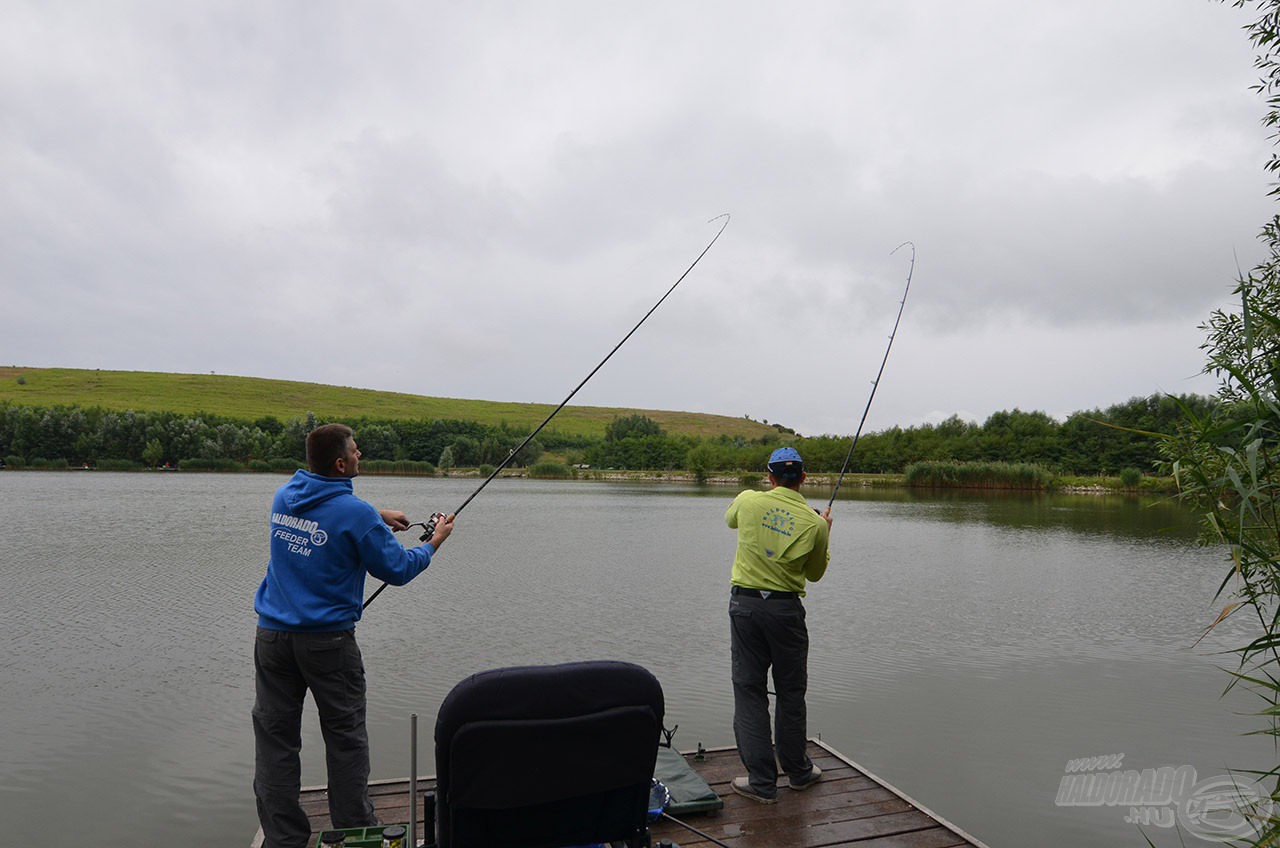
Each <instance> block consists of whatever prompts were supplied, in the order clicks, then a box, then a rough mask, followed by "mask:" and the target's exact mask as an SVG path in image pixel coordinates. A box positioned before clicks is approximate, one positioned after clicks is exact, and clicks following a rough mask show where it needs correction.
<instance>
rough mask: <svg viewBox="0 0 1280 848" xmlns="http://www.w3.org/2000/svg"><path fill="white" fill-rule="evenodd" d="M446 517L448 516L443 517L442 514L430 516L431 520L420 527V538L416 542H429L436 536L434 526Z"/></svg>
mask: <svg viewBox="0 0 1280 848" xmlns="http://www.w3.org/2000/svg"><path fill="white" fill-rule="evenodd" d="M448 517H449V516H447V515H445V514H444V513H443V512H437V513H435V514H434V515H432V516H431V520H430V521H428V522H427V523H426V524H423V525H422V536H421V537H419V539H418V541H419V542H429V541H430V540H431V537H432V536H434V535H435V534H436V525H437V524H439V523H440V522H441V521H444V520H445V519H446V518H448Z"/></svg>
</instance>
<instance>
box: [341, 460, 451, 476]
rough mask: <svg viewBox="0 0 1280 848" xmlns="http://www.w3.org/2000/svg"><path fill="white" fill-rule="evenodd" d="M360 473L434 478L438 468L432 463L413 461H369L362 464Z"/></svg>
mask: <svg viewBox="0 0 1280 848" xmlns="http://www.w3.org/2000/svg"><path fill="white" fill-rule="evenodd" d="M360 473H362V474H396V475H402V476H409V477H434V476H436V467H435V466H434V465H432V464H431V463H430V462H418V461H416V460H412V459H367V460H364V461H362V462H361V463H360Z"/></svg>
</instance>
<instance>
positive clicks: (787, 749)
mask: <svg viewBox="0 0 1280 848" xmlns="http://www.w3.org/2000/svg"><path fill="white" fill-rule="evenodd" d="M729 636H730V639H729V645H730V650H731V655H732V674H733V736H734V739H735V740H736V741H737V743H738V756H740V757H741V758H742V764H743V765H744V766H746V769H747V775H748V776H749V777H750V779H751V788H752V789H753V790H754V791H755V792H756V793H757V794H760V795H763V796H764V797H766V798H773V797H776V796H777V794H778V788H777V784H778V765H779V764H781V766H782V770H783V772H785V773H786V774H787V776H788V777H790V778H791V780H793V781H802V780H804V779H805V778H807V777H808V776H809V773H810V772H811V771H812V770H813V761H812V760H810V759H809V755H808V754H806V753H805V745H806V740H807V738H808V732H807V727H806V721H807V712H806V708H805V700H804V697H805V690H806V689H807V688H808V684H809V630H808V628H807V627H806V626H805V620H804V605H803V604H802V603H801V602H800V599H799V598H785V599H784V598H752V597H750V596H746V595H732V596H730V598H729ZM771 666H772V668H773V688H774V691H775V692H776V693H777V698H778V704H777V714H776V716H775V722H774V724H775V731H776V741H777V760H776V761H775V759H774V742H773V740H771V739H770V736H769V696H768V680H767V678H768V673H769V669H770V667H771Z"/></svg>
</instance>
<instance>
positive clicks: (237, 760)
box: [0, 471, 1275, 848]
mask: <svg viewBox="0 0 1280 848" xmlns="http://www.w3.org/2000/svg"><path fill="white" fill-rule="evenodd" d="M283 481H284V478H283V477H280V476H275V475H199V474H158V473H157V474H111V473H105V472H95V473H75V472H68V473H36V472H12V471H10V472H0V517H2V518H3V521H2V522H0V526H2V527H3V528H4V529H3V534H4V536H3V545H2V547H0V550H3V562H2V564H0V579H2V580H3V587H4V589H3V596H4V598H5V617H6V619H7V620H8V621H9V622H10V633H11V634H13V635H14V636H15V638H14V639H13V640H11V644H10V646H9V648H8V649H7V650H6V651H5V654H4V658H3V659H2V660H0V666H2V667H3V669H4V674H3V680H4V695H3V710H0V740H3V741H2V742H0V821H3V822H4V823H5V833H6V836H7V837H8V838H9V840H10V841H12V842H13V843H14V844H37V843H38V844H70V842H71V841H72V837H73V836H74V837H79V838H92V839H93V840H94V841H95V842H101V843H102V844H138V845H159V844H164V843H168V842H177V841H178V840H181V842H182V843H183V844H185V845H188V846H200V848H203V846H209V848H213V846H227V845H232V846H234V845H248V843H249V840H250V838H251V837H252V835H253V833H254V831H255V829H256V828H257V821H256V817H255V813H254V805H253V797H252V790H251V780H252V772H253V743H252V732H251V727H250V722H249V711H250V708H251V706H252V702H253V666H252V655H251V650H252V635H253V626H254V614H253V610H252V596H253V592H254V590H255V589H256V587H257V584H258V582H259V581H260V579H261V577H262V574H263V569H264V567H265V558H266V553H265V552H266V534H267V525H266V521H267V512H268V507H269V504H270V498H271V494H272V492H273V491H274V489H275V488H276V487H277V486H278V485H280V484H281V483H282V482H283ZM476 482H477V481H475V480H455V479H423V478H386V477H362V478H360V479H359V480H357V481H356V490H357V493H359V494H361V495H362V496H364V497H365V498H366V499H368V500H370V501H372V502H373V503H375V504H378V505H380V506H385V507H393V508H400V509H404V510H405V511H406V512H408V513H409V514H410V515H411V517H412V518H413V519H415V520H421V519H422V518H424V517H425V516H426V515H427V514H428V513H429V512H431V511H434V510H437V509H439V510H444V511H448V510H450V509H453V508H454V507H456V505H457V504H458V503H461V501H462V500H463V499H464V498H465V497H466V495H467V494H469V493H470V492H471V490H472V489H474V487H475V485H476ZM734 493H735V492H734V490H732V489H725V488H699V487H694V486H672V485H657V484H611V483H596V482H592V483H588V482H551V481H530V480H500V481H496V482H495V483H493V484H492V485H491V486H490V487H489V488H487V489H486V490H485V492H484V493H483V494H482V495H481V496H480V497H479V498H477V499H476V501H475V502H474V503H472V504H471V505H470V506H469V507H468V508H467V510H466V511H465V512H464V513H463V514H462V516H461V518H460V519H459V522H458V528H457V530H456V532H455V533H454V535H453V537H452V538H451V539H450V540H449V543H448V544H447V545H446V546H445V547H444V548H443V550H442V551H441V552H440V554H439V555H438V557H437V559H436V561H435V563H434V564H433V565H432V567H431V568H430V569H429V570H428V571H427V572H426V573H425V574H423V575H422V576H421V577H419V578H418V579H417V580H415V581H414V582H413V583H411V584H409V585H408V586H406V587H403V588H399V589H397V588H390V589H388V590H387V591H386V592H384V593H383V594H382V596H380V597H379V598H378V600H377V601H376V602H374V603H373V604H372V605H371V606H370V607H369V609H368V610H367V613H366V616H365V620H364V621H363V622H362V623H361V624H360V627H359V637H360V642H361V647H362V649H363V652H364V656H365V662H366V666H367V669H368V675H369V681H370V696H369V721H370V735H371V739H372V745H373V772H374V774H373V776H374V777H375V778H379V777H397V776H403V775H405V774H407V773H408V762H409V753H408V730H409V723H408V722H409V720H408V716H409V714H410V713H414V712H416V713H417V714H418V715H419V717H420V718H419V720H420V735H421V737H422V740H421V752H420V760H419V762H420V766H421V770H422V771H423V772H427V773H430V772H433V771H434V766H433V763H432V747H431V729H432V726H433V724H434V719H435V714H436V710H437V708H438V706H439V704H440V702H441V700H442V699H443V698H444V696H445V695H446V694H447V693H448V691H449V690H450V688H452V686H453V685H454V684H455V683H457V682H458V681H459V680H461V679H462V678H464V677H466V676H467V675H469V674H471V673H473V672H476V671H479V670H482V669H486V668H494V667H498V666H505V665H517V664H531V663H537V664H541V663H552V662H561V661H567V660H578V659H595V658H616V659H626V660H631V661H634V662H638V663H640V664H642V665H644V666H646V667H647V668H649V669H650V670H651V671H653V672H654V674H655V675H657V677H658V679H659V680H660V681H661V682H662V685H663V688H664V690H665V693H666V701H667V725H668V726H671V725H674V724H679V726H680V729H679V732H678V734H677V735H676V745H677V746H678V747H681V748H686V749H687V748H693V747H694V746H696V745H697V743H699V742H701V743H703V744H705V745H706V746H708V747H712V746H716V745H726V744H732V742H733V735H732V728H731V718H732V695H731V690H730V685H729V681H728V631H727V616H726V607H727V602H728V593H727V590H728V578H729V564H730V562H731V559H732V555H733V548H734V534H733V532H732V531H730V530H728V529H727V528H726V527H725V526H724V523H723V513H724V509H725V507H726V506H727V505H728V502H729V500H730V499H731V498H732V496H733V495H734ZM809 494H810V500H811V502H813V503H814V504H815V505H820V504H821V503H822V502H823V501H825V499H826V495H825V494H823V493H822V492H820V491H815V492H812V493H809ZM845 494H846V491H844V490H842V492H841V496H842V497H841V499H840V500H839V501H838V502H837V504H836V507H835V509H834V511H833V512H834V515H835V518H836V524H835V528H834V530H833V537H832V539H833V540H832V547H833V556H832V562H831V567H830V569H829V571H828V573H827V576H826V578H825V579H824V580H823V581H822V582H821V583H819V584H816V585H814V586H812V587H811V591H810V593H809V596H808V598H807V599H806V606H807V608H808V611H809V624H810V631H811V639H812V648H811V659H810V681H811V682H810V692H809V710H810V721H809V730H810V733H811V734H813V735H819V734H820V735H821V737H822V738H823V740H824V741H826V742H828V743H830V744H832V745H834V746H835V747H836V748H837V749H839V750H841V751H842V752H844V753H845V754H846V755H848V756H850V757H851V758H853V759H854V760H856V761H858V762H859V763H861V764H862V765H864V766H865V767H867V768H869V769H871V770H872V771H874V772H875V773H877V774H878V775H880V776H881V777H882V778H884V779H886V780H888V781H889V782H891V783H893V784H895V785H896V786H898V787H899V788H900V789H902V790H903V791H905V792H906V793H908V794H910V795H912V796H913V797H915V798H916V799H917V800H919V801H920V802H922V803H923V804H925V805H926V806H928V807H930V808H932V809H933V810H935V811H936V812H938V813H939V814H941V815H943V816H945V817H947V818H948V819H950V820H951V821H953V822H955V823H956V824H957V825H959V826H960V827H962V828H964V829H966V830H968V831H969V832H971V833H973V834H974V835H975V836H977V837H978V838H980V839H982V840H984V841H985V842H987V843H988V844H989V845H991V846H992V848H1000V846H1022V845H1030V844H1035V845H1038V846H1064V848H1065V846H1071V848H1075V846H1082V845H1145V844H1146V843H1145V842H1144V839H1143V834H1142V833H1141V832H1139V830H1138V828H1137V826H1136V825H1134V824H1131V823H1126V822H1125V817H1126V816H1128V815H1130V813H1131V811H1130V809H1129V808H1127V807H1120V806H1105V805H1104V806H1097V807H1084V806H1060V805H1058V804H1056V803H1055V799H1056V798H1057V795H1058V789H1059V784H1060V782H1061V781H1062V779H1063V776H1064V774H1065V771H1064V770H1065V768H1066V765H1067V762H1068V761H1069V760H1073V759H1077V758H1083V757H1092V756H1100V755H1106V754H1123V755H1124V758H1123V768H1125V769H1137V770H1142V769H1145V768H1159V767H1162V766H1174V767H1178V766H1183V765H1189V766H1192V767H1193V768H1194V769H1195V770H1196V773H1197V776H1198V778H1199V779H1200V780H1204V779H1207V778H1211V777H1217V776H1221V775H1223V774H1225V773H1226V771H1227V769H1228V768H1233V769H1241V768H1258V767H1264V768H1265V767H1269V766H1270V765H1271V764H1272V763H1273V762H1274V760H1275V755H1274V752H1273V751H1272V750H1271V748H1270V746H1269V744H1268V743H1266V742H1265V741H1260V739H1259V738H1258V737H1253V738H1245V737H1243V736H1242V734H1243V733H1245V732H1247V731H1249V730H1253V729H1256V728H1258V727H1259V726H1260V725H1259V723H1258V720H1257V719H1254V718H1252V717H1250V716H1248V715H1244V714H1245V713H1249V712H1251V711H1253V710H1256V709H1257V708H1258V707H1259V706H1260V703H1261V702H1258V701H1256V699H1253V698H1251V696H1249V695H1247V694H1246V693H1234V692H1233V693H1231V694H1230V695H1229V696H1227V697H1220V696H1221V693H1222V690H1223V688H1224V686H1225V684H1226V682H1227V677H1226V675H1225V674H1224V673H1223V672H1222V671H1221V670H1219V666H1220V665H1224V664H1228V663H1229V658H1224V657H1222V656H1219V655H1216V653H1215V652H1218V651H1221V650H1223V649H1224V648H1225V647H1229V646H1231V645H1233V644H1236V641H1235V639H1238V638H1239V637H1240V635H1241V634H1240V632H1239V631H1238V630H1234V632H1233V633H1227V634H1219V635H1215V636H1213V637H1211V638H1210V639H1208V640H1206V641H1204V642H1201V643H1200V644H1199V645H1196V644H1195V643H1196V639H1197V637H1198V636H1199V635H1200V632H1201V630H1202V628H1203V627H1204V626H1205V625H1206V624H1207V623H1208V622H1209V621H1211V620H1212V619H1213V617H1214V605H1213V603H1212V598H1213V593H1214V591H1215V589H1216V588H1217V586H1218V583H1219V582H1220V580H1221V578H1222V574H1223V572H1224V564H1223V563H1224V561H1223V556H1222V553H1221V552H1220V551H1206V550H1201V549H1198V548H1196V547H1195V546H1194V544H1193V543H1192V536H1193V532H1192V518H1191V517H1190V516H1189V515H1188V514H1187V513H1185V512H1184V511H1182V510H1181V509H1179V508H1177V507H1174V506H1171V505H1168V504H1157V503H1152V502H1150V501H1139V500H1136V499H1126V498H1118V497H1101V496H1026V497H980V496H961V495H949V496H928V495H915V494H907V493H905V492H883V493H868V492H864V491H859V490H854V491H848V492H847V494H848V497H847V498H846V497H844V496H845ZM376 585H377V584H376V581H370V585H369V587H368V591H370V592H371V591H372V590H373V588H375V586H376ZM1233 629H1234V628H1233ZM304 727H305V729H304V752H303V781H304V784H322V783H324V782H325V775H324V766H323V743H322V740H321V738H320V734H319V729H318V725H317V723H316V721H315V717H314V714H313V713H312V712H311V711H310V710H309V711H308V714H307V718H306V723H305V726H304ZM50 826H53V827H54V828H55V832H61V834H62V835H61V836H60V837H58V838H52V837H49V833H50V831H49V830H48V829H49V828H50ZM1144 831H1145V833H1146V835H1147V836H1148V837H1150V838H1151V840H1152V841H1153V842H1154V843H1155V844H1156V845H1161V846H1163V845H1177V844H1180V843H1179V839H1178V837H1177V835H1176V834H1175V833H1174V832H1173V831H1171V830H1166V829H1163V828H1160V827H1157V826H1150V827H1146V828H1144ZM1183 836H1184V839H1185V841H1186V843H1187V844H1210V843H1208V842H1202V841H1200V840H1199V839H1198V838H1197V837H1196V836H1194V835H1186V834H1184V835H1183Z"/></svg>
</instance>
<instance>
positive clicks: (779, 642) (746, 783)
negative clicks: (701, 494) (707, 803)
mask: <svg viewBox="0 0 1280 848" xmlns="http://www.w3.org/2000/svg"><path fill="white" fill-rule="evenodd" d="M804 479H805V474H804V461H803V460H802V459H801V458H800V454H799V452H797V451H796V450H795V449H794V448H779V449H778V450H776V451H774V452H773V454H772V455H771V456H770V457H769V482H770V483H771V484H773V488H771V489H770V490H769V491H767V492H760V491H756V490H754V489H749V490H747V491H745V492H743V493H741V494H740V495H738V496H737V497H736V498H734V500H733V503H732V504H730V505H729V509H728V511H727V512H725V515H724V518H725V521H726V522H727V523H728V525H729V527H731V528H733V529H736V530H737V531H738V549H737V553H736V554H735V555H734V558H733V576H732V578H731V580H730V583H731V584H732V588H731V590H730V592H731V594H730V597H729V635H730V648H731V652H732V675H733V735H734V738H735V739H736V741H737V743H738V755H739V756H740V757H741V758H742V764H743V765H744V766H746V769H747V776H746V777H738V778H735V779H734V781H733V783H732V784H731V785H732V787H733V791H734V792H737V793H738V794H739V795H745V796H746V797H748V798H750V799H751V800H753V801H758V802H760V803H762V804H773V803H775V802H776V801H777V800H778V786H777V783H778V764H781V766H782V770H783V771H784V772H785V773H786V775H787V779H788V785H789V786H790V787H791V788H792V789H795V790H797V791H799V790H803V789H808V788H809V787H810V786H812V785H813V784H815V783H817V782H818V781H819V780H821V779H822V770H821V769H819V768H818V767H817V766H816V765H814V763H813V761H812V760H810V759H809V756H808V755H807V754H805V743H806V739H807V738H808V730H807V727H806V707H805V690H806V689H807V687H808V681H809V667H808V665H809V631H808V629H807V628H806V626H805V621H804V605H803V604H802V603H801V602H800V598H802V597H803V596H804V587H805V582H806V581H813V582H817V581H818V580H821V579H822V575H823V574H825V573H826V571H827V563H828V562H829V561H830V559H831V553H830V551H829V550H828V548H827V542H828V539H829V537H830V533H831V508H830V507H828V508H827V511H826V512H823V513H821V514H819V513H818V511H817V510H815V509H813V508H812V507H810V506H809V504H808V503H807V502H806V501H805V499H804V496H803V495H801V494H800V484H801V483H803V482H804ZM770 666H772V667H773V685H774V689H775V691H776V693H777V698H778V703H777V715H776V720H775V726H776V731H777V732H776V737H777V738H776V741H777V760H776V761H775V759H774V740H773V739H772V738H771V737H770V733H769V698H768V684H767V678H768V674H769V668H770Z"/></svg>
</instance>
